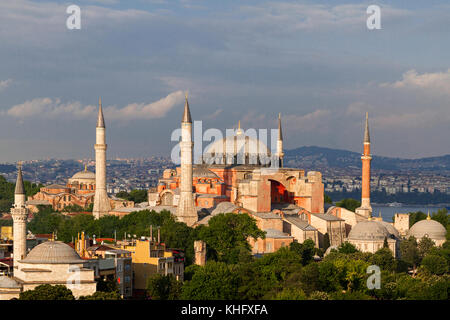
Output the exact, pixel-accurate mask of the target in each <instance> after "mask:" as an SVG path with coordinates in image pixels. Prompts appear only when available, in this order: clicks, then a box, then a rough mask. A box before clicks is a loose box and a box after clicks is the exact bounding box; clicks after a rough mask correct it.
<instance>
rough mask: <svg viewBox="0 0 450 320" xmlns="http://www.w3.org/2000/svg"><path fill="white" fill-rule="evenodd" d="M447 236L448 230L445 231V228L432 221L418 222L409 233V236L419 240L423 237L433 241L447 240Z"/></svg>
mask: <svg viewBox="0 0 450 320" xmlns="http://www.w3.org/2000/svg"><path fill="white" fill-rule="evenodd" d="M446 234H447V230H445V228H444V226H443V225H442V224H440V223H439V222H437V221H436V220H432V219H426V220H420V221H418V222H416V223H415V224H414V225H413V226H412V227H411V229H409V232H408V235H409V236H413V237H414V238H416V239H418V240H419V239H422V238H423V237H428V238H431V239H433V240H445V236H446Z"/></svg>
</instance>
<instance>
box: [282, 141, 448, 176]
mask: <svg viewBox="0 0 450 320" xmlns="http://www.w3.org/2000/svg"><path fill="white" fill-rule="evenodd" d="M284 161H285V162H284V163H285V165H286V166H289V167H291V166H292V167H298V168H317V169H320V168H324V167H327V168H340V169H342V168H347V169H352V168H353V169H357V168H361V154H360V153H358V152H352V151H348V150H340V149H331V148H324V147H317V146H304V147H300V148H296V149H291V150H286V151H285V160H284ZM372 169H374V170H377V169H378V170H388V171H398V172H405V171H427V172H435V173H442V172H450V154H449V155H444V156H439V157H426V158H420V159H403V158H390V157H381V156H376V155H373V160H372Z"/></svg>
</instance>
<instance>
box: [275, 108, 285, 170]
mask: <svg viewBox="0 0 450 320" xmlns="http://www.w3.org/2000/svg"><path fill="white" fill-rule="evenodd" d="M277 157H278V166H279V167H280V168H283V158H284V152H283V131H282V129H281V113H279V114H278V140H277Z"/></svg>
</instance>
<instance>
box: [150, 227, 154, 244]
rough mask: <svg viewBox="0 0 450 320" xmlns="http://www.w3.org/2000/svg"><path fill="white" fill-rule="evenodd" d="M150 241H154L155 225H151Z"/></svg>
mask: <svg viewBox="0 0 450 320" xmlns="http://www.w3.org/2000/svg"><path fill="white" fill-rule="evenodd" d="M150 242H153V225H150Z"/></svg>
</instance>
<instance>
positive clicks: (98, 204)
mask: <svg viewBox="0 0 450 320" xmlns="http://www.w3.org/2000/svg"><path fill="white" fill-rule="evenodd" d="M98 105H99V108H98V119H97V128H96V129H95V131H96V143H95V146H94V149H95V196H94V208H93V210H92V213H93V215H94V218H95V219H98V218H100V217H102V216H104V215H107V214H108V212H109V211H111V204H110V203H109V199H108V194H107V193H106V148H107V145H106V137H105V120H104V118H103V111H102V99H101V98H100V99H99V101H98Z"/></svg>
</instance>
